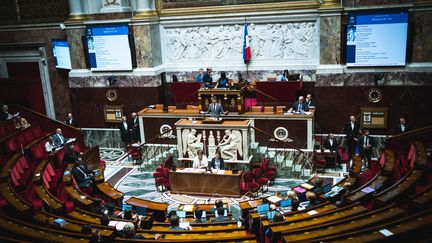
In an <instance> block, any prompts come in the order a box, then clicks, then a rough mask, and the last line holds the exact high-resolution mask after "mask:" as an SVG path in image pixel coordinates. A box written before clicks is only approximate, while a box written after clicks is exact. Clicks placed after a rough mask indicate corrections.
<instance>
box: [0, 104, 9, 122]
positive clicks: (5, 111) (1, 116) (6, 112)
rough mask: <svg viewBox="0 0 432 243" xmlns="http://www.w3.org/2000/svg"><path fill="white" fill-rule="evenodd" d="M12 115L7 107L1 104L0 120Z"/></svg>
mask: <svg viewBox="0 0 432 243" xmlns="http://www.w3.org/2000/svg"><path fill="white" fill-rule="evenodd" d="M11 118H12V115H11V114H10V113H9V107H8V106H7V105H3V106H2V111H1V113H0V121H5V120H8V119H11Z"/></svg>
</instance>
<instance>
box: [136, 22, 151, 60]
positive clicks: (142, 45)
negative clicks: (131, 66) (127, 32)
mask: <svg viewBox="0 0 432 243" xmlns="http://www.w3.org/2000/svg"><path fill="white" fill-rule="evenodd" d="M133 33H134V37H135V53H136V60H137V66H138V68H143V67H151V66H153V54H152V48H151V46H152V41H151V34H150V26H148V25H136V26H134V27H133Z"/></svg>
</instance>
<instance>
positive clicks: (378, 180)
mask: <svg viewBox="0 0 432 243" xmlns="http://www.w3.org/2000/svg"><path fill="white" fill-rule="evenodd" d="M387 180H388V177H387V176H382V175H379V174H377V175H375V177H373V178H372V179H371V180H370V181H368V182H367V183H366V184H364V185H363V186H361V187H360V188H358V189H356V190H355V191H353V192H352V193H350V194H348V195H346V199H347V200H349V201H350V202H355V201H358V200H363V199H364V198H365V197H366V196H367V195H372V194H373V193H375V192H377V191H379V190H380V189H381V188H382V187H383V186H384V183H385V182H386V181H387ZM366 187H370V188H373V189H375V191H373V192H370V193H366V192H363V191H362V190H363V189H364V188H366Z"/></svg>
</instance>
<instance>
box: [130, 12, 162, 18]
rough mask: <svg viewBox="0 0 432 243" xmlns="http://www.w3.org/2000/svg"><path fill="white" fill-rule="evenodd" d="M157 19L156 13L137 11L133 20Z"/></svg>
mask: <svg viewBox="0 0 432 243" xmlns="http://www.w3.org/2000/svg"><path fill="white" fill-rule="evenodd" d="M157 17H158V13H157V11H138V12H136V14H135V16H134V17H133V19H155V18H157Z"/></svg>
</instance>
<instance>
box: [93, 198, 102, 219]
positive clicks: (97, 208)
mask: <svg viewBox="0 0 432 243" xmlns="http://www.w3.org/2000/svg"><path fill="white" fill-rule="evenodd" d="M92 212H93V213H95V214H100V215H102V214H103V207H102V200H101V199H99V198H96V199H95V200H93V206H92Z"/></svg>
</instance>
